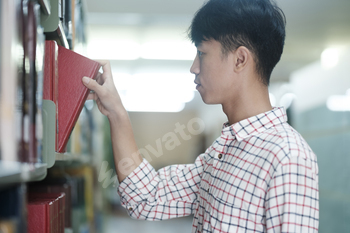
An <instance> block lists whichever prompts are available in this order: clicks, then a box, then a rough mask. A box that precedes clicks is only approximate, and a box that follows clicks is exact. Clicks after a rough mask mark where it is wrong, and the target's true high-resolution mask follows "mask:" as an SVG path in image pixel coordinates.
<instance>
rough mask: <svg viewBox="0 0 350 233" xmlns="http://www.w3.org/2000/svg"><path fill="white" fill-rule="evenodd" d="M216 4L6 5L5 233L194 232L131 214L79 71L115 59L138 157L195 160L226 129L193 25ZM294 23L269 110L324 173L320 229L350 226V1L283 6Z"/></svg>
mask: <svg viewBox="0 0 350 233" xmlns="http://www.w3.org/2000/svg"><path fill="white" fill-rule="evenodd" d="M205 2H207V1H206V0H190V1H188V0H177V1H169V0H130V1H125V0H124V1H123V0H1V1H0V233H13V232H15V233H22V232H28V233H41V232H42V233H44V232H45V233H51V232H55V233H56V232H57V233H58V232H65V233H94V232H96V233H125V232H131V233H133V232H141V233H157V232H163V233H175V232H190V231H191V228H192V224H193V223H192V221H193V216H191V215H190V216H187V217H182V218H175V219H170V220H164V221H154V222H152V221H143V220H135V219H132V218H130V216H129V215H128V212H127V210H125V209H124V208H123V207H122V205H121V199H120V196H119V195H118V187H119V182H118V178H117V174H116V167H115V163H114V158H113V149H112V141H111V132H110V124H109V121H108V118H107V117H106V116H104V115H103V114H101V112H100V111H99V109H98V106H97V104H96V102H95V101H93V100H87V96H88V94H89V93H90V90H88V89H87V88H86V87H85V86H84V85H83V83H82V77H83V76H87V77H90V78H96V77H97V76H98V73H99V72H102V67H101V64H100V63H99V62H98V61H99V60H108V61H109V62H110V65H111V70H112V73H113V81H114V84H115V86H116V89H117V90H118V93H119V95H120V97H121V100H122V102H123V105H124V107H125V109H126V110H127V112H128V115H129V118H130V121H131V124H132V128H133V132H134V136H135V141H136V144H137V147H138V148H139V151H140V153H141V154H142V155H143V157H144V158H145V159H147V160H148V162H149V163H150V164H151V165H152V166H153V167H154V168H155V170H158V169H161V168H163V167H165V166H168V165H173V164H192V163H194V161H195V160H196V158H197V156H199V155H200V154H202V153H204V152H205V151H206V149H207V148H208V147H209V146H210V145H211V144H212V143H213V141H215V139H216V138H217V137H219V136H220V133H221V130H222V125H223V123H224V122H226V121H227V118H226V115H225V114H224V113H223V111H222V107H221V106H220V105H206V104H205V103H203V101H202V99H201V96H200V94H199V93H198V91H196V86H195V84H194V79H195V76H194V75H193V74H191V73H190V68H191V65H192V63H193V60H194V58H195V56H196V53H197V49H196V47H195V45H194V44H193V43H192V42H191V40H190V39H189V38H188V29H189V26H190V25H191V21H192V19H193V16H194V15H195V14H196V12H197V10H198V9H200V8H201V6H202V5H203V4H204V3H205ZM275 2H276V3H277V5H278V6H279V7H280V8H281V9H282V10H283V12H284V14H285V17H286V22H287V23H286V40H285V46H284V51H283V55H282V58H281V60H280V61H279V63H278V64H277V65H276V67H275V69H274V70H273V72H272V75H271V80H270V85H269V97H270V101H271V105H272V106H282V107H284V108H285V109H286V113H287V116H288V123H289V124H290V125H291V126H292V127H293V128H295V129H296V130H297V131H298V132H299V133H300V134H301V135H302V137H303V138H304V139H305V141H306V142H307V143H308V144H309V145H310V147H311V148H312V150H313V151H314V153H315V154H316V156H317V163H318V167H319V174H318V175H319V209H320V214H319V230H318V231H319V232H320V233H332V232H349V229H350V221H349V219H350V183H348V181H349V180H350V169H349V166H350V76H349V74H350V66H349V64H350V14H349V12H350V1H349V0H332V1H329V0H307V1H305V0H293V1H288V0H275Z"/></svg>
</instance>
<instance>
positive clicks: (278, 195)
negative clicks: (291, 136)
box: [265, 156, 319, 233]
mask: <svg viewBox="0 0 350 233" xmlns="http://www.w3.org/2000/svg"><path fill="white" fill-rule="evenodd" d="M265 204H266V205H265V208H266V228H267V232H268V233H269V232H274V233H276V232H318V223H319V191H318V174H316V172H315V169H313V166H312V162H310V161H309V160H306V159H304V158H301V157H299V156H294V157H291V158H290V159H289V161H288V162H287V163H285V164H283V165H281V166H280V167H279V168H278V169H277V171H276V173H275V175H274V177H273V179H272V180H271V182H270V187H269V189H268V193H267V197H266V202H265Z"/></svg>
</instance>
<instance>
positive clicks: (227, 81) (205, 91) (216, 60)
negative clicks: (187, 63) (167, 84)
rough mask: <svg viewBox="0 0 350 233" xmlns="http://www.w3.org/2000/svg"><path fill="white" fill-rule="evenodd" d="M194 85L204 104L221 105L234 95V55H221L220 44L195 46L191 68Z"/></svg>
mask: <svg viewBox="0 0 350 233" xmlns="http://www.w3.org/2000/svg"><path fill="white" fill-rule="evenodd" d="M191 73H193V74H195V75H196V78H195V83H196V84H197V87H196V88H197V90H198V92H199V93H200V94H201V97H202V99H203V101H204V102H205V103H206V104H223V103H224V102H225V101H228V100H229V99H230V97H232V95H237V94H235V93H236V91H235V89H237V87H236V88H235V86H236V85H233V84H234V83H235V81H234V79H235V73H234V55H233V53H228V55H227V56H226V55H223V54H222V47H221V44H220V42H218V41H216V40H208V41H203V42H202V43H201V44H200V45H198V46H197V55H196V58H195V59H194V61H193V64H192V67H191Z"/></svg>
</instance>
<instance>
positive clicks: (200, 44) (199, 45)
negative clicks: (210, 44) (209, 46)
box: [194, 42, 202, 48]
mask: <svg viewBox="0 0 350 233" xmlns="http://www.w3.org/2000/svg"><path fill="white" fill-rule="evenodd" d="M194 45H195V46H196V47H197V48H198V47H201V46H202V42H199V43H195V44H194Z"/></svg>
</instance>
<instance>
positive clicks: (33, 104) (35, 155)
mask: <svg viewBox="0 0 350 233" xmlns="http://www.w3.org/2000/svg"><path fill="white" fill-rule="evenodd" d="M39 10H40V9H39V5H38V4H37V3H35V2H33V1H22V2H21V17H20V19H21V20H22V25H23V26H22V42H23V45H22V47H23V65H22V70H21V71H20V74H22V77H19V80H18V93H19V94H18V95H17V97H18V102H19V106H18V107H19V108H20V113H21V117H20V123H19V125H18V126H19V127H20V132H21V133H20V149H19V150H18V152H19V158H20V160H21V161H22V162H31V163H36V162H41V149H42V134H43V132H42V130H43V128H42V120H41V119H42V116H41V108H42V89H43V73H42V71H43V59H44V57H43V56H44V47H43V46H44V41H45V38H44V36H43V29H42V28H41V26H40V24H39V21H40V20H39V15H40V12H39Z"/></svg>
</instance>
